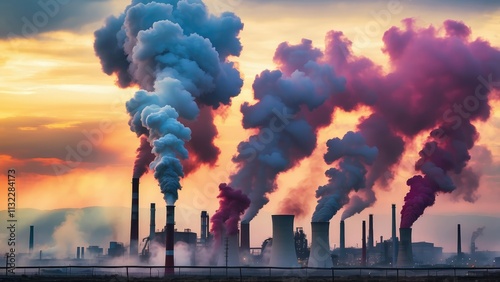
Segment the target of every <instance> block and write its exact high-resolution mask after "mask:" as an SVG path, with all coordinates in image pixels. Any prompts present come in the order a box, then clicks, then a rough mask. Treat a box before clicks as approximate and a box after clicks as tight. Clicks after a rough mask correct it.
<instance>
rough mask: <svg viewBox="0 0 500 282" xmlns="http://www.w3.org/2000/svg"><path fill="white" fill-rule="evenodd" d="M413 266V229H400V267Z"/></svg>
mask: <svg viewBox="0 0 500 282" xmlns="http://www.w3.org/2000/svg"><path fill="white" fill-rule="evenodd" d="M412 265H413V251H412V247H411V228H399V254H398V266H399V267H407V266H412Z"/></svg>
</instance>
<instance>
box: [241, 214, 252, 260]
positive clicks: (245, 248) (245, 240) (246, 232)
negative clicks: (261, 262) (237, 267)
mask: <svg viewBox="0 0 500 282" xmlns="http://www.w3.org/2000/svg"><path fill="white" fill-rule="evenodd" d="M241 253H242V254H243V255H246V254H248V253H250V223H248V222H242V223H241Z"/></svg>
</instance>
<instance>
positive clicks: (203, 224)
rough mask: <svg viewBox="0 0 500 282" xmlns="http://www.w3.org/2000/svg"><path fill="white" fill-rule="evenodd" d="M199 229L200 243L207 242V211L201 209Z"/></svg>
mask: <svg viewBox="0 0 500 282" xmlns="http://www.w3.org/2000/svg"><path fill="white" fill-rule="evenodd" d="M200 217H201V227H200V228H201V229H200V242H201V243H202V244H206V243H207V238H208V232H207V231H208V221H207V218H208V213H207V211H201V215H200Z"/></svg>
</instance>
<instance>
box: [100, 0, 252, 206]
mask: <svg viewBox="0 0 500 282" xmlns="http://www.w3.org/2000/svg"><path fill="white" fill-rule="evenodd" d="M242 28H243V24H242V23H241V21H240V19H239V18H238V17H236V16H235V15H234V14H232V13H222V14H221V16H219V17H216V16H213V15H209V14H208V12H207V9H206V7H205V5H204V4H203V2H201V1H200V0H192V1H176V0H157V1H147V0H133V1H132V3H131V4H130V5H129V6H127V8H126V9H125V12H124V13H123V14H121V15H120V16H118V17H113V16H112V17H109V18H108V19H107V20H106V24H105V26H104V27H102V28H101V29H99V30H97V31H96V32H95V43H94V49H95V52H96V54H97V56H98V57H99V58H100V60H101V64H102V67H103V71H104V72H105V73H106V74H108V75H113V74H114V75H116V77H117V84H118V85H119V86H120V87H129V86H132V85H137V86H139V87H140V88H141V90H139V91H137V92H136V93H135V95H134V97H133V98H132V99H130V101H128V102H127V104H126V108H127V112H128V113H129V115H130V120H129V125H130V129H131V130H132V131H133V132H135V133H136V134H137V136H141V135H146V136H147V138H148V141H149V143H150V146H151V147H152V149H153V150H152V152H153V153H154V154H155V156H156V158H155V160H154V161H153V162H152V163H151V165H150V167H151V168H152V169H154V170H155V177H156V178H157V179H158V181H159V183H160V186H161V190H162V192H164V193H168V194H166V195H165V198H166V199H167V200H168V201H175V200H176V199H177V189H179V188H180V184H179V179H180V178H181V177H183V176H184V172H183V168H182V164H181V160H184V162H185V163H186V164H188V167H189V170H188V172H191V171H194V170H195V169H196V168H197V167H198V166H199V165H201V164H203V163H206V164H209V165H214V164H215V161H216V160H217V158H218V155H219V151H218V149H217V148H216V147H215V145H214V138H215V137H216V136H217V130H216V129H215V126H214V124H213V114H214V113H213V112H212V111H214V110H215V109H217V108H218V107H220V106H221V105H230V103H231V99H232V98H233V97H235V96H236V95H238V94H239V92H240V89H241V86H242V83H243V81H242V79H241V78H240V73H239V71H238V70H237V69H236V68H235V66H234V63H232V62H229V61H228V60H227V58H228V56H238V55H239V54H240V52H241V49H242V47H241V43H240V41H239V38H238V34H239V32H240V30H241V29H242ZM200 107H201V109H200ZM200 112H202V113H203V118H199V115H200ZM150 115H151V117H150ZM207 117H208V118H207ZM177 120H179V121H180V122H179V121H177ZM185 126H190V127H191V128H193V129H199V128H204V129H209V130H210V134H207V135H204V134H198V133H194V134H192V139H191V141H190V143H188V145H187V148H188V149H189V150H190V151H189V154H188V150H187V149H186V148H185V147H184V142H187V141H189V140H190V138H191V134H190V131H189V130H188V129H187V128H186V127H185ZM139 150H141V151H140V152H139V153H138V156H139V157H141V156H145V155H147V154H148V152H150V151H151V148H148V146H142V145H141V146H140V147H139ZM143 150H146V151H148V152H143ZM207 150H208V151H207ZM189 156H190V157H191V159H190V160H187V158H188V157H189ZM137 163H140V165H139V167H141V166H142V167H144V166H143V163H142V160H137V161H136V164H137ZM196 164H197V165H196Z"/></svg>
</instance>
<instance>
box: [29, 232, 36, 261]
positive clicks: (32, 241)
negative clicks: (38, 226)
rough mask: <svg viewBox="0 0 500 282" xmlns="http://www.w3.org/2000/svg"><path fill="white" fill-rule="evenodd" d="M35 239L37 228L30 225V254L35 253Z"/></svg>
mask: <svg viewBox="0 0 500 282" xmlns="http://www.w3.org/2000/svg"><path fill="white" fill-rule="evenodd" d="M34 237H35V226H33V225H30V241H29V253H30V254H31V253H33V243H34Z"/></svg>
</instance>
